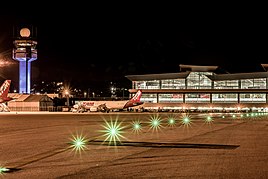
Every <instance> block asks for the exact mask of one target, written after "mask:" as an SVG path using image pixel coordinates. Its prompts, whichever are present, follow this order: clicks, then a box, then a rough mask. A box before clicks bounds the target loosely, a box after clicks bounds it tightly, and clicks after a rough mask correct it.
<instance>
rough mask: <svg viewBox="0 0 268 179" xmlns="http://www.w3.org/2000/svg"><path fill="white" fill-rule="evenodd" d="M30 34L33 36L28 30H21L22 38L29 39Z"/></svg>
mask: <svg viewBox="0 0 268 179" xmlns="http://www.w3.org/2000/svg"><path fill="white" fill-rule="evenodd" d="M30 34H31V32H30V30H29V29H28V28H22V29H21V30H20V36H22V37H29V36H30Z"/></svg>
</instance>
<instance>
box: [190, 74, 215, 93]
mask: <svg viewBox="0 0 268 179" xmlns="http://www.w3.org/2000/svg"><path fill="white" fill-rule="evenodd" d="M206 75H212V73H211V72H192V73H190V74H189V76H188V77H187V89H211V86H212V82H211V80H210V79H209V78H208V77H207V76H206Z"/></svg>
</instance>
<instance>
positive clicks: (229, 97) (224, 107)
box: [126, 64, 268, 111]
mask: <svg viewBox="0 0 268 179" xmlns="http://www.w3.org/2000/svg"><path fill="white" fill-rule="evenodd" d="M261 65H262V67H263V69H264V71H263V72H250V73H233V74H231V73H217V69H218V68H219V67H218V66H198V65H182V64H181V65H180V72H178V73H162V74H144V75H127V76H126V78H128V79H129V80H130V81H132V89H129V92H130V93H131V94H133V93H135V92H136V91H137V90H138V89H142V92H143V94H142V98H141V101H143V102H144V105H143V106H142V107H143V108H145V109H146V108H147V109H158V110H179V111H185V110H186V111H267V110H268V72H267V69H268V64H261Z"/></svg>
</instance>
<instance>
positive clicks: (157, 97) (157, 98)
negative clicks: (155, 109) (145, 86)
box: [156, 93, 159, 103]
mask: <svg viewBox="0 0 268 179" xmlns="http://www.w3.org/2000/svg"><path fill="white" fill-rule="evenodd" d="M156 102H157V103H159V95H158V93H156Z"/></svg>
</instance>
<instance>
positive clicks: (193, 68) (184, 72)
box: [125, 64, 268, 81]
mask: <svg viewBox="0 0 268 179" xmlns="http://www.w3.org/2000/svg"><path fill="white" fill-rule="evenodd" d="M261 65H262V67H263V68H264V70H265V72H250V73H227V74H216V73H214V74H213V75H206V76H207V77H208V78H209V79H211V80H213V81H220V80H239V79H255V78H267V77H268V64H261ZM217 69H218V66H199V65H182V64H181V65H180V70H181V72H178V73H162V74H144V75H127V76H125V77H126V78H128V79H129V80H131V81H143V80H165V79H180V78H181V79H185V78H187V77H188V75H189V74H190V73H191V72H215V71H216V70H217Z"/></svg>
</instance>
